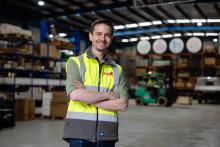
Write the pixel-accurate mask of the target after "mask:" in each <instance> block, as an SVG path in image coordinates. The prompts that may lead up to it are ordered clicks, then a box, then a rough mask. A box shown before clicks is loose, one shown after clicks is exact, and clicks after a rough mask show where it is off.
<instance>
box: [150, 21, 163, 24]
mask: <svg viewBox="0 0 220 147" xmlns="http://www.w3.org/2000/svg"><path fill="white" fill-rule="evenodd" d="M152 24H154V25H160V24H162V21H152Z"/></svg>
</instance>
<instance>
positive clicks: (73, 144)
mask: <svg viewBox="0 0 220 147" xmlns="http://www.w3.org/2000/svg"><path fill="white" fill-rule="evenodd" d="M89 39H90V41H91V42H92V46H91V47H89V48H88V49H87V50H86V52H85V53H83V54H82V55H79V56H77V57H70V58H69V59H68V61H67V64H66V72H67V78H66V92H67V95H68V96H69V98H70V102H69V106H68V110H67V115H66V122H65V126H64V139H65V140H66V141H68V142H69V144H70V147H97V146H98V147H114V146H115V143H116V142H117V141H118V111H126V110H127V105H128V93H127V87H126V81H125V78H124V76H123V72H122V68H121V66H120V65H118V64H116V63H115V62H114V61H112V60H110V59H109V56H108V54H107V50H108V48H109V47H110V45H111V43H112V39H113V26H112V24H111V22H109V21H108V20H104V19H98V20H96V21H95V22H93V23H92V24H91V28H90V32H89Z"/></svg>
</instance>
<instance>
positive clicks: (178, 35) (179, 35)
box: [173, 33, 182, 37]
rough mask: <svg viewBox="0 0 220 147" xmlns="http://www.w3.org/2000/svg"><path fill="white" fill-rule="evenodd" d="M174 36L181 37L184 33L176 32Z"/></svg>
mask: <svg viewBox="0 0 220 147" xmlns="http://www.w3.org/2000/svg"><path fill="white" fill-rule="evenodd" d="M173 36H174V37H181V36H182V35H181V34H180V33H176V34H173Z"/></svg>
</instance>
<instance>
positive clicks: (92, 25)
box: [89, 19, 113, 34]
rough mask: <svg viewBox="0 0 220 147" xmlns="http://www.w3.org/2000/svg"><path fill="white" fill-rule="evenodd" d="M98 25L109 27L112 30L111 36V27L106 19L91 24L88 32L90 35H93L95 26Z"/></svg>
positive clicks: (110, 23)
mask: <svg viewBox="0 0 220 147" xmlns="http://www.w3.org/2000/svg"><path fill="white" fill-rule="evenodd" d="M98 24H105V25H108V26H110V27H111V30H112V34H113V25H112V22H111V21H109V20H107V19H97V20H95V21H94V22H93V23H92V24H91V26H90V30H89V32H90V33H93V31H94V28H95V26H96V25H98Z"/></svg>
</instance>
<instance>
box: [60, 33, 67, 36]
mask: <svg viewBox="0 0 220 147" xmlns="http://www.w3.org/2000/svg"><path fill="white" fill-rule="evenodd" d="M58 36H59V37H66V36H67V34H66V33H59V34H58Z"/></svg>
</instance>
